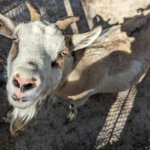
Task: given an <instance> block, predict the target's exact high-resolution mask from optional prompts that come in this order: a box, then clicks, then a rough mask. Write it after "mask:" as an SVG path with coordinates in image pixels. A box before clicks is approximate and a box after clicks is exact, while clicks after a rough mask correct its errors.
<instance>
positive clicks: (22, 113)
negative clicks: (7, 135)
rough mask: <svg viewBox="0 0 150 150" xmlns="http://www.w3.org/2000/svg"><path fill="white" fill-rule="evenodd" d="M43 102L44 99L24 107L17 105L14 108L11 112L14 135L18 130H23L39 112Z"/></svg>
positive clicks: (11, 126) (11, 127) (10, 117)
mask: <svg viewBox="0 0 150 150" xmlns="http://www.w3.org/2000/svg"><path fill="white" fill-rule="evenodd" d="M41 102H42V99H41V100H38V101H36V102H34V103H33V104H32V105H31V106H29V107H27V108H24V109H20V108H17V107H14V108H13V111H12V112H11V113H10V114H9V119H10V131H11V134H12V135H14V134H15V132H16V131H18V130H22V129H23V127H24V126H25V125H26V124H27V123H28V122H29V121H30V120H31V119H32V118H33V117H34V116H35V115H36V114H37V112H38V110H39V106H40V105H41Z"/></svg>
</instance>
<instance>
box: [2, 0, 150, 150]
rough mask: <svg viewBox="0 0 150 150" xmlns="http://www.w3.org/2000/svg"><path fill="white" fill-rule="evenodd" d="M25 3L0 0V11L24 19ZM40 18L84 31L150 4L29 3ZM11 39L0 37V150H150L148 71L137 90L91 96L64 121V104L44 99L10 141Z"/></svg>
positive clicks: (96, 0) (114, 0) (136, 0)
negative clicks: (71, 19)
mask: <svg viewBox="0 0 150 150" xmlns="http://www.w3.org/2000/svg"><path fill="white" fill-rule="evenodd" d="M24 2H25V0H0V13H3V14H6V15H7V16H9V17H11V18H13V19H14V20H15V21H17V22H21V21H24V20H28V19H29V13H28V11H27V8H26V6H25V4H24ZM32 2H33V3H34V4H35V5H36V6H37V7H38V9H39V10H40V12H41V15H42V18H43V19H45V20H49V21H50V22H55V21H56V20H58V19H59V18H62V17H64V16H67V15H76V16H80V21H79V22H78V23H77V24H74V25H72V26H71V28H69V29H68V30H67V32H68V33H70V34H72V33H83V32H86V31H88V30H89V29H91V28H92V27H94V26H96V25H100V24H101V25H102V27H103V29H105V28H108V27H110V26H113V25H116V24H121V23H123V22H125V21H127V20H128V19H129V18H131V17H134V16H135V15H137V14H142V13H144V12H145V11H149V10H150V0H143V1H141V0H132V1H131V0H101V1H100V0H32ZM10 47H11V41H10V40H8V39H6V38H5V37H3V36H0V106H1V109H0V150H94V149H99V150H150V71H149V72H148V73H147V75H146V76H145V77H144V79H143V81H142V82H141V83H140V84H139V85H137V86H136V87H133V88H131V89H130V90H126V91H123V92H120V93H113V94H99V95H94V96H92V97H91V98H90V99H89V101H88V102H87V104H86V105H84V106H83V107H81V108H79V113H78V116H77V118H76V119H75V120H74V121H73V122H71V123H69V124H68V123H66V122H65V120H66V116H67V114H68V112H69V110H68V104H67V103H65V102H64V101H62V100H58V103H57V104H56V105H55V107H53V106H52V105H51V102H50V101H51V99H50V98H49V99H46V100H44V102H43V105H42V106H41V109H40V111H39V113H38V114H37V116H36V117H35V118H34V119H33V120H32V121H31V122H30V123H29V125H28V126H27V128H26V129H25V131H24V132H18V133H17V134H16V136H15V137H12V136H11V135H10V133H9V124H8V123H6V122H4V119H3V118H4V117H6V115H7V112H8V111H9V110H10V109H11V107H10V106H9V105H8V102H7V93H6V90H5V86H6V81H7V78H6V59H7V55H8V52H9V49H10Z"/></svg>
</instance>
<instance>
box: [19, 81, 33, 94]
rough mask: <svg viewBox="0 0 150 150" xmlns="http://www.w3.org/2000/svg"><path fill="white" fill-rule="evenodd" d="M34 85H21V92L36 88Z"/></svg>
mask: <svg viewBox="0 0 150 150" xmlns="http://www.w3.org/2000/svg"><path fill="white" fill-rule="evenodd" d="M34 87H35V85H34V84H32V83H28V84H24V85H22V86H21V92H25V91H27V90H30V89H32V88H34Z"/></svg>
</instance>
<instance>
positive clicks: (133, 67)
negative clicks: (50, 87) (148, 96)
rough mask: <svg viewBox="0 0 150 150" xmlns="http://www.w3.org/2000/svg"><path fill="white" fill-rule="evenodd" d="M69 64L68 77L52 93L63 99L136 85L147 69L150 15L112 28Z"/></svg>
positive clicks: (149, 49) (149, 62) (81, 51)
mask: <svg viewBox="0 0 150 150" xmlns="http://www.w3.org/2000/svg"><path fill="white" fill-rule="evenodd" d="M71 64H72V65H70V66H68V65H67V68H66V69H65V70H70V73H69V74H68V75H67V77H65V78H66V79H65V81H64V82H63V84H61V86H58V88H57V89H56V91H55V95H56V96H59V97H61V98H62V99H66V100H70V101H76V100H80V99H83V98H85V97H89V96H91V95H93V94H96V93H103V92H119V91H122V90H125V89H127V88H129V87H131V86H132V85H134V84H136V83H137V82H139V81H140V79H141V78H142V77H143V75H144V74H145V73H146V72H147V70H148V69H149V65H150V15H148V16H142V17H137V18H135V19H132V20H130V21H129V22H127V23H126V24H124V25H123V26H118V27H115V28H114V27H113V28H111V29H110V30H109V31H108V32H107V33H105V34H104V35H102V36H101V37H100V38H98V39H97V40H96V41H95V42H94V43H93V44H91V45H90V47H88V48H86V49H85V50H80V51H77V52H75V62H74V63H71ZM71 68H72V69H71ZM62 80H63V79H62Z"/></svg>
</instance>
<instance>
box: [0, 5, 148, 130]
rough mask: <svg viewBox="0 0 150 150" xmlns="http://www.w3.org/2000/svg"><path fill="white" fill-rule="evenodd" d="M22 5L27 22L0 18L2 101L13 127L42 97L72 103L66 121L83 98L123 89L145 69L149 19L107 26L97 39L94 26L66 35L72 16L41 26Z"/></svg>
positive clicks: (30, 115) (30, 114) (98, 30)
mask: <svg viewBox="0 0 150 150" xmlns="http://www.w3.org/2000/svg"><path fill="white" fill-rule="evenodd" d="M27 7H28V9H29V11H30V14H31V21H30V22H28V23H20V24H17V23H15V22H13V21H12V20H11V19H9V18H8V17H6V16H4V15H1V14H0V34H2V35H4V36H7V37H8V38H11V39H13V45H12V48H11V50H10V53H9V56H8V65H7V73H8V74H7V75H8V82H7V91H8V100H9V103H10V104H11V105H13V106H14V110H13V111H12V113H11V117H12V118H11V126H12V125H15V126H16V127H15V128H17V129H19V128H20V127H19V123H18V120H19V122H20V121H21V122H23V123H24V124H26V123H27V122H28V121H29V120H31V119H32V118H33V117H34V116H35V114H36V112H37V110H36V106H37V104H39V103H40V102H41V100H42V99H43V98H44V97H46V96H47V95H48V94H54V95H56V96H58V97H61V98H62V99H65V100H68V101H70V102H71V103H72V104H73V105H72V108H71V109H73V111H72V112H71V113H70V114H69V117H70V119H72V118H73V117H74V116H76V114H77V109H76V108H77V107H78V106H81V105H83V104H84V103H85V102H86V100H87V98H88V97H89V96H91V95H93V94H96V93H102V92H118V91H122V90H125V89H127V88H129V87H130V86H131V85H134V84H136V83H138V82H139V81H140V79H141V77H143V75H144V74H145V73H146V71H147V70H148V69H149V66H150V40H149V39H150V34H149V33H150V27H149V26H148V25H150V15H148V16H141V17H135V18H134V19H131V20H130V21H128V22H127V23H126V24H124V25H123V26H117V27H112V28H111V29H110V30H108V31H107V33H104V34H103V35H102V36H100V37H99V35H100V33H101V27H100V26H99V27H96V28H94V29H93V30H91V31H90V32H87V33H84V34H75V35H66V34H65V33H64V32H63V31H64V30H65V29H66V28H67V26H68V25H70V24H71V23H74V22H76V21H78V18H77V17H68V18H66V19H64V20H60V21H57V22H56V23H55V24H51V23H47V22H42V21H41V17H40V15H39V14H38V13H37V11H36V10H35V9H34V8H33V7H32V6H31V5H30V4H29V3H27ZM133 25H134V26H133ZM143 39H144V40H143Z"/></svg>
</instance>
